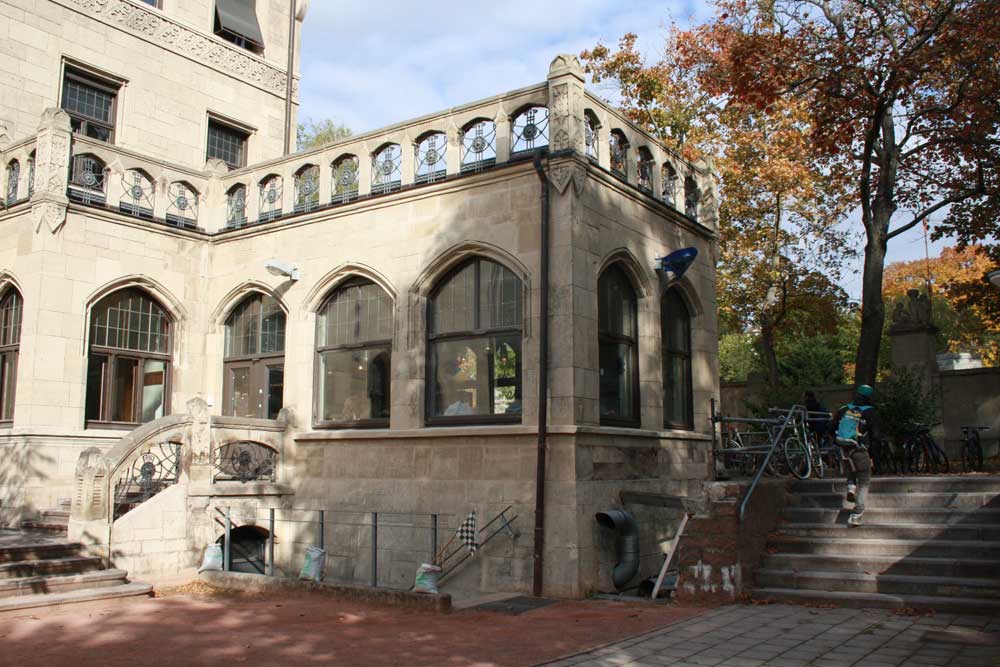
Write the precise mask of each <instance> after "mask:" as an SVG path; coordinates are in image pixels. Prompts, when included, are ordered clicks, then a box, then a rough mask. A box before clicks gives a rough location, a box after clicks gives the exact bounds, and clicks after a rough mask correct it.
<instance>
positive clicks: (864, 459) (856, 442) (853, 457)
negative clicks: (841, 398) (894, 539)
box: [833, 384, 880, 526]
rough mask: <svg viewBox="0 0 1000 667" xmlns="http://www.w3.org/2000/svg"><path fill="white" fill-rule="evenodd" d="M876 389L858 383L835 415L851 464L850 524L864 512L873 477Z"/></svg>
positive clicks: (840, 442) (835, 430)
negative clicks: (873, 399)
mask: <svg viewBox="0 0 1000 667" xmlns="http://www.w3.org/2000/svg"><path fill="white" fill-rule="evenodd" d="M874 393H875V390H874V389H872V388H871V387H870V386H868V385H866V384H862V385H858V388H857V390H856V391H855V394H854V399H853V400H852V401H851V402H850V403H848V404H847V405H845V406H843V407H841V408H840V410H838V411H837V414H836V415H835V416H834V418H833V435H834V438H835V439H836V442H837V445H838V446H839V447H840V448H841V453H842V457H841V458H842V460H844V461H845V462H846V463H847V465H848V473H847V502H849V503H854V510H853V511H852V513H851V515H850V516H849V517H848V518H847V523H848V525H851V526H860V525H861V517H862V515H863V514H864V513H865V498H866V497H867V495H868V486H869V485H870V484H871V478H872V459H871V455H870V454H869V450H870V449H871V447H872V446H874V445H875V444H876V443H877V442H878V440H879V435H880V434H879V419H878V410H876V409H875V406H874V405H872V394H874Z"/></svg>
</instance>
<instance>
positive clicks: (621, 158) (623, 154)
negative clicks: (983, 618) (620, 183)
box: [608, 130, 628, 178]
mask: <svg viewBox="0 0 1000 667" xmlns="http://www.w3.org/2000/svg"><path fill="white" fill-rule="evenodd" d="M608 149H609V152H610V153H611V173H612V174H614V175H615V176H618V177H620V178H628V167H627V166H626V165H627V162H626V160H627V159H628V139H626V138H625V135H624V134H622V132H621V130H612V131H611V136H610V137H608Z"/></svg>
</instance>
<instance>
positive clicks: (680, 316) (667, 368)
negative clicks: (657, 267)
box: [660, 289, 694, 428]
mask: <svg viewBox="0 0 1000 667" xmlns="http://www.w3.org/2000/svg"><path fill="white" fill-rule="evenodd" d="M660 335H661V337H662V345H663V355H662V358H663V421H664V425H665V426H667V427H670V428H694V402H693V401H692V390H691V314H690V313H689V312H688V308H687V304H685V303H684V299H683V298H682V297H681V295H680V293H679V292H678V291H677V290H676V289H673V290H669V291H667V293H666V294H664V295H663V303H662V305H661V308H660Z"/></svg>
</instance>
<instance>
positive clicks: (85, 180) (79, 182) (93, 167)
mask: <svg viewBox="0 0 1000 667" xmlns="http://www.w3.org/2000/svg"><path fill="white" fill-rule="evenodd" d="M105 185H107V172H106V168H105V166H104V163H103V162H101V161H100V160H99V159H98V158H96V157H94V156H93V155H89V154H84V155H74V156H73V166H72V168H71V169H70V175H69V186H70V187H69V196H70V199H74V200H76V201H78V202H82V203H84V204H103V203H104V199H105V191H104V187H105Z"/></svg>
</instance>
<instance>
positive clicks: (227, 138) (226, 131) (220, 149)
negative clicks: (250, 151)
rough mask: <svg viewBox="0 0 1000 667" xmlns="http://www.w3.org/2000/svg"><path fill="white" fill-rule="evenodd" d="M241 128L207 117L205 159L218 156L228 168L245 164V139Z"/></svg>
mask: <svg viewBox="0 0 1000 667" xmlns="http://www.w3.org/2000/svg"><path fill="white" fill-rule="evenodd" d="M249 136H250V135H248V134H247V133H246V132H244V131H243V130H238V129H236V128H235V127H232V126H230V125H226V124H225V123H220V122H219V121H217V120H215V119H214V118H209V119H208V142H207V143H206V148H205V159H206V160H208V159H211V158H218V159H219V160H222V161H223V162H225V163H226V164H227V165H228V166H229V168H230V169H239V168H240V167H245V166H246V164H247V139H248V137H249Z"/></svg>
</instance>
